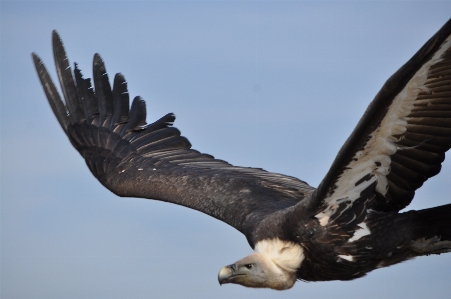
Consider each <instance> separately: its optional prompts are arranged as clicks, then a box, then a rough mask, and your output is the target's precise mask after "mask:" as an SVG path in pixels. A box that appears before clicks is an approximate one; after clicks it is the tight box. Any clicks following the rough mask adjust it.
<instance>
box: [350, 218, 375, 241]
mask: <svg viewBox="0 0 451 299" xmlns="http://www.w3.org/2000/svg"><path fill="white" fill-rule="evenodd" d="M357 226H358V227H360V228H359V229H357V230H356V231H355V232H354V235H353V236H352V238H350V239H349V240H348V242H354V241H357V240H358V239H360V238H362V237H364V236H368V235H369V234H371V231H370V229H369V228H368V226H367V225H366V223H365V222H362V223H359V224H357Z"/></svg>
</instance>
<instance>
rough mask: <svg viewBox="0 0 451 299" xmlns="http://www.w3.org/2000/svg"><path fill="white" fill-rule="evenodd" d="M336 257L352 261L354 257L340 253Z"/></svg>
mask: <svg viewBox="0 0 451 299" xmlns="http://www.w3.org/2000/svg"><path fill="white" fill-rule="evenodd" d="M338 257H339V258H341V259H344V260H347V261H350V262H353V261H354V257H353V256H352V255H342V254H340V255H339V256H338Z"/></svg>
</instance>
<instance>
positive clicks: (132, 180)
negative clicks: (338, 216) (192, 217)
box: [33, 31, 314, 234]
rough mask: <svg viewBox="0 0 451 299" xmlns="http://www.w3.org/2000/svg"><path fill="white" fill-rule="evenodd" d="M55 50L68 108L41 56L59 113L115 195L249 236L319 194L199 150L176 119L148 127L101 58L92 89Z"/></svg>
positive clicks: (141, 108)
mask: <svg viewBox="0 0 451 299" xmlns="http://www.w3.org/2000/svg"><path fill="white" fill-rule="evenodd" d="M53 50H54V56H55V64H56V67H57V73H58V77H59V79H60V83H61V86H62V91H63V95H64V99H65V103H64V102H63V101H62V100H61V98H60V96H59V94H58V92H57V90H56V87H55V85H54V84H53V82H52V80H51V78H50V76H49V74H48V72H47V70H46V69H45V67H44V64H43V63H42V61H41V60H40V59H39V58H38V57H37V55H35V54H33V59H34V62H35V66H36V69H37V71H38V75H39V78H40V80H41V83H42V85H43V88H44V91H45V93H46V95H47V98H48V100H49V102H50V105H51V107H52V109H53V112H54V113H55V115H56V117H57V119H58V121H59V122H60V124H61V126H62V127H63V130H64V131H65V133H66V134H67V136H68V138H69V140H70V141H71V143H72V145H73V146H74V147H75V148H76V149H77V150H78V151H79V153H80V154H81V155H82V157H83V158H84V159H85V161H86V164H87V166H88V167H89V169H90V170H91V172H92V173H93V175H94V176H95V177H96V178H97V179H98V180H99V181H100V182H101V183H102V184H103V185H104V186H105V187H107V188H108V189H109V190H111V191H112V192H114V193H115V194H117V195H119V196H128V197H142V198H149V199H156V200H162V201H166V202H171V203H175V204H179V205H183V206H186V207H190V208H193V209H195V210H198V211H201V212H203V213H206V214H208V215H210V216H213V217H215V218H217V219H219V220H222V221H224V222H226V223H228V224H230V225H232V226H234V227H235V228H237V229H238V230H240V231H241V232H243V233H245V234H247V233H250V232H251V230H252V227H253V225H254V224H255V223H256V222H257V221H259V220H261V219H262V217H264V215H267V214H268V213H272V212H274V211H277V210H280V209H283V208H286V207H289V206H293V205H295V204H296V203H298V202H299V201H300V200H302V199H303V198H305V197H306V196H307V195H310V194H311V193H312V192H313V190H314V188H312V187H310V186H308V185H307V184H306V183H305V182H302V181H300V180H298V179H296V178H293V177H289V176H285V175H281V174H276V173H270V172H267V171H264V170H262V169H255V168H246V167H236V166H232V165H230V164H229V163H227V162H225V161H222V160H217V159H215V158H214V157H213V156H210V155H207V154H202V153H200V152H198V151H196V150H193V149H191V144H190V143H189V141H188V140H187V139H186V138H185V137H183V136H181V135H180V131H179V130H178V129H176V128H174V127H172V123H173V122H174V120H175V116H174V114H172V113H169V114H167V115H165V116H163V117H162V118H161V119H159V120H158V121H156V122H154V123H152V124H146V121H145V120H146V105H145V102H144V100H143V99H141V98H140V97H136V98H135V99H134V100H133V102H132V105H131V108H129V94H128V90H127V83H126V81H125V78H124V77H123V75H121V74H116V76H115V78H114V83H113V88H111V86H110V84H109V80H108V75H107V72H106V69H105V65H104V63H103V60H102V59H101V57H100V56H99V55H98V54H96V55H95V56H94V63H93V74H94V75H93V79H94V87H95V88H92V86H91V81H90V79H84V78H83V77H82V74H81V71H80V70H79V69H78V66H77V64H75V70H74V72H73V73H72V70H71V68H70V65H69V60H68V58H67V56H66V53H65V50H64V47H63V44H62V41H61V38H60V37H59V35H58V34H57V33H56V31H54V32H53Z"/></svg>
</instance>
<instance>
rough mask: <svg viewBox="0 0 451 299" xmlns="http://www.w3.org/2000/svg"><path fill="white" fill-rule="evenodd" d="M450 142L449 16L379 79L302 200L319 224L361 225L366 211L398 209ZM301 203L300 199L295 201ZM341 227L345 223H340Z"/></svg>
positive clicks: (432, 170) (436, 168)
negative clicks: (308, 197) (406, 58)
mask: <svg viewBox="0 0 451 299" xmlns="http://www.w3.org/2000/svg"><path fill="white" fill-rule="evenodd" d="M450 147H451V20H449V21H448V22H447V23H446V24H445V25H444V26H443V27H442V28H441V29H440V30H439V31H438V32H437V33H436V34H435V35H434V36H433V37H432V38H431V39H430V40H429V41H428V42H427V43H426V44H425V45H424V46H423V47H422V48H421V49H420V50H419V51H418V52H417V53H416V54H415V55H414V56H413V57H412V58H411V59H410V60H409V61H408V62H407V63H406V64H405V65H404V66H402V67H401V68H400V69H399V70H398V71H397V72H396V73H395V74H394V75H393V76H392V77H391V78H389V79H388V80H387V82H386V83H385V84H384V86H383V87H382V89H381V90H380V92H379V93H378V94H377V95H376V97H375V99H374V100H373V102H372V103H371V104H370V105H369V107H368V109H367V110H366V112H365V114H364V115H363V117H362V118H361V120H360V122H359V123H358V125H357V127H356V128H355V130H354V131H353V133H352V134H351V136H350V137H349V138H348V140H347V141H346V143H345V144H344V145H343V147H342V148H341V150H340V152H339V153H338V155H337V157H336V159H335V161H334V162H333V164H332V166H331V168H330V170H329V172H328V173H327V175H326V176H325V178H324V179H323V181H322V182H321V184H320V185H319V187H318V189H317V190H316V191H315V193H314V194H313V196H312V199H311V201H310V202H309V203H308V208H309V211H311V213H312V215H316V217H317V218H318V220H319V221H320V223H321V225H323V226H326V225H329V226H330V225H337V223H339V224H338V226H339V227H341V228H342V229H343V228H344V227H345V226H346V225H349V230H348V233H351V236H352V234H353V232H354V231H355V230H356V229H357V230H359V228H361V229H362V230H361V231H360V233H356V234H354V237H353V239H351V241H352V240H354V239H358V238H359V237H361V236H362V235H364V234H368V233H369V231H368V229H367V227H366V223H365V222H363V220H364V218H365V215H366V214H367V211H371V210H376V211H384V212H388V211H399V210H401V209H403V208H404V207H406V206H407V205H408V204H409V203H410V202H411V200H412V199H413V196H414V193H415V190H416V189H418V188H419V187H421V185H422V184H423V183H424V182H425V181H426V180H427V179H428V178H430V177H432V176H434V175H436V174H437V173H439V171H440V169H441V163H442V162H443V160H444V158H445V152H446V151H447V150H448V149H449V148H450ZM305 204H306V203H302V204H300V206H302V205H305ZM345 230H347V229H345Z"/></svg>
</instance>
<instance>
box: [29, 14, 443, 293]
mask: <svg viewBox="0 0 451 299" xmlns="http://www.w3.org/2000/svg"><path fill="white" fill-rule="evenodd" d="M53 51H54V56H55V64H56V67H57V73H58V77H59V81H60V83H61V87H62V92H63V95H64V99H65V101H64V102H63V101H62V100H61V98H60V96H59V94H58V92H57V90H56V87H55V86H54V84H53V82H52V81H51V79H50V76H49V74H48V73H47V70H46V69H45V67H44V65H43V63H42V61H41V60H40V59H39V58H38V57H37V56H36V55H35V54H33V59H34V62H35V66H36V69H37V72H38V75H39V78H40V80H41V83H42V85H43V87H44V91H45V93H46V95H47V98H48V100H49V103H50V105H51V107H52V109H53V111H54V113H55V115H56V117H57V119H58V121H59V123H60V125H61V127H62V128H63V130H64V132H65V133H66V134H67V136H68V138H69V140H70V141H71V143H72V145H73V146H74V147H75V148H76V149H77V150H78V151H79V153H80V154H81V155H82V157H83V158H84V159H85V161H86V164H87V165H88V167H89V169H90V170H91V172H92V173H93V175H94V176H95V177H96V178H97V179H98V180H99V181H100V182H101V183H102V184H103V185H104V186H105V187H107V188H108V189H109V190H111V191H112V192H114V193H115V194H117V195H119V196H129V197H143V198H151V199H156V200H161V201H166V202H171V203H175V204H179V205H183V206H186V207H189V208H192V209H195V210H198V211H201V212H203V213H206V214H208V215H210V216H213V217H215V218H217V219H219V220H222V221H224V222H226V223H227V224H229V225H231V226H233V227H235V228H236V229H238V230H239V231H241V232H242V233H243V234H244V235H245V236H246V238H247V240H248V241H249V244H250V245H251V246H252V247H253V248H254V247H255V248H256V253H255V256H258V258H257V259H256V262H255V263H257V264H258V266H259V267H260V266H262V265H265V264H267V265H266V266H267V267H266V268H265V267H263V268H261V269H263V270H261V269H260V270H261V271H263V272H265V271H268V273H267V274H266V275H267V276H265V277H263V278H262V277H257V276H258V275H256V274H255V272H254V273H253V272H252V263H253V262H252V260H253V259H252V258H253V257H254V256H250V257H248V258H245V259H243V263H245V264H243V265H241V264H240V261H238V262H237V263H235V264H233V265H231V266H228V268H227V267H226V268H224V269H223V270H221V272H220V276H219V280H220V282H221V283H239V284H243V285H246V286H252V287H272V288H276V289H286V288H289V287H291V286H292V283H294V280H293V281H292V279H291V278H292V277H293V276H292V275H291V274H290V273H292V274H293V275H296V277H297V279H301V280H309V281H322V280H336V279H338V280H350V279H354V278H357V277H361V276H363V275H365V273H367V272H369V271H371V270H374V269H376V268H380V267H385V266H389V265H392V264H395V263H398V262H402V261H404V260H406V259H410V258H413V257H415V256H420V255H426V254H439V253H443V252H449V251H451V204H449V205H445V206H442V207H435V208H431V209H427V210H422V211H411V212H405V213H399V211H400V210H401V209H403V208H405V207H406V206H407V205H408V204H409V203H410V202H411V200H412V199H413V196H414V194H415V190H416V189H418V188H419V187H421V186H422V184H423V183H424V182H425V181H426V180H427V179H428V178H430V177H432V176H434V175H436V174H437V173H439V172H440V168H441V163H442V162H443V160H444V158H445V152H446V151H447V150H448V149H449V148H450V147H451V20H450V21H448V22H447V23H446V24H445V25H444V26H443V27H442V28H441V29H440V30H439V31H438V32H437V34H435V35H434V36H433V37H432V38H431V39H430V40H429V41H428V42H427V43H426V44H425V45H424V46H423V47H422V48H421V49H420V50H419V51H418V53H417V54H415V55H414V56H413V57H412V59H410V60H409V61H408V62H407V63H406V64H405V65H404V66H403V67H401V68H400V69H399V70H398V71H397V72H396V73H395V74H394V75H393V76H392V77H390V79H389V80H388V81H387V82H386V83H385V84H384V86H383V87H382V89H381V91H380V92H379V93H378V94H377V95H376V97H375V99H374V100H373V101H372V102H371V104H370V105H369V107H368V109H367V111H366V112H365V114H364V115H363V117H362V118H361V120H360V122H359V123H358V125H357V127H356V128H355V130H354V132H353V133H352V134H351V136H350V137H349V138H348V140H347V141H346V143H345V144H344V145H343V147H342V149H341V150H340V151H339V153H338V155H337V157H336V159H335V161H334V162H333V164H332V166H331V168H330V170H329V172H328V173H327V174H326V176H325V178H324V179H323V181H322V182H321V184H320V185H319V186H318V188H317V189H315V188H313V187H311V186H309V185H308V184H306V183H305V182H303V181H301V180H298V179H296V178H293V177H289V176H285V175H281V174H276V173H270V172H266V171H264V170H262V169H256V168H245V167H236V166H232V165H231V164H229V163H227V162H225V161H222V160H217V159H214V158H213V157H212V156H210V155H207V154H202V153H200V152H198V151H196V150H193V149H191V144H190V142H189V141H188V139H186V138H185V137H183V136H181V134H180V131H179V130H178V129H176V128H174V127H172V123H173V122H174V120H175V116H174V114H172V113H169V114H167V115H165V116H163V117H162V118H161V119H159V120H157V121H156V122H154V123H152V124H147V123H146V107H145V102H144V100H142V99H141V98H140V97H135V98H134V100H133V101H132V104H131V108H130V109H129V94H128V90H127V83H126V81H125V78H124V76H122V75H121V74H117V75H116V76H115V78H114V84H113V88H111V86H110V84H109V79H108V75H107V72H106V69H105V65H104V63H103V60H102V59H101V57H100V56H99V55H98V54H95V56H94V63H93V78H94V89H93V88H92V85H91V81H90V79H84V78H83V77H82V74H81V72H80V70H79V69H78V67H77V65H75V71H74V73H72V70H71V68H70V66H69V61H68V59H67V57H66V53H65V51H64V48H63V44H62V41H61V39H60V37H59V36H58V34H57V33H56V32H54V33H53ZM271 240H276V242H273V243H271V242H272V241H271ZM286 248H290V249H289V250H287V249H286ZM274 252H275V253H274ZM290 257H293V259H292V261H293V260H295V261H296V263H297V264H296V267H294V268H293V265H292V263H290V262H289V261H290ZM243 267H244V268H243ZM246 269H247V270H246ZM265 269H266V270H265ZM271 269H272V270H271ZM274 269H276V270H274ZM277 269H278V270H277ZM293 269H294V270H293ZM279 270H280V271H281V272H280V273H279V272H277V271H279ZM239 271H248V272H246V273H245V274H243V273H241V272H239ZM249 271H250V272H249ZM274 271H275V272H274ZM293 271H294V272H293ZM263 272H262V273H263ZM237 273H239V274H237ZM265 273H266V272H265ZM277 273H279V274H280V275H279V274H277ZM276 274H277V275H279V276H278V278H277V279H276ZM285 274H286V275H285ZM242 275H248V276H245V277H249V279H247V278H246V279H241V278H240V279H239V280H238V279H237V278H236V277H238V276H240V277H241V276H242ZM268 277H269V280H270V281H271V279H273V280H272V281H273V282H274V281H277V283H273V284H271V283H264V282H263V281H268V279H267V278H268ZM280 277H284V278H283V279H286V280H287V281H286V283H284V280H283V279H282V280H281V278H280ZM290 277H291V278H290ZM288 280H289V281H288Z"/></svg>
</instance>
